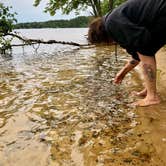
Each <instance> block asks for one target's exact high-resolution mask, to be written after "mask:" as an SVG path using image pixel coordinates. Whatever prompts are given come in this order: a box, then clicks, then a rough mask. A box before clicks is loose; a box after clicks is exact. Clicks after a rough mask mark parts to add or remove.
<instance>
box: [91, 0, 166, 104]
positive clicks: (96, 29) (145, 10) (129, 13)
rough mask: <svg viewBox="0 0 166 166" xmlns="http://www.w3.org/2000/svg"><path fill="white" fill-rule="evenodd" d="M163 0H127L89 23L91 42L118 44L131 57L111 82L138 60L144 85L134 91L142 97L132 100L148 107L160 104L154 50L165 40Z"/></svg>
mask: <svg viewBox="0 0 166 166" xmlns="http://www.w3.org/2000/svg"><path fill="white" fill-rule="evenodd" d="M165 30H166V1H165V0H127V1H126V2H124V3H123V4H121V5H120V6H119V7H117V8H115V9H114V10H113V11H112V12H109V13H108V14H107V15H105V16H103V17H99V18H97V19H95V20H94V21H93V22H92V23H91V24H90V26H89V30H88V40H89V42H90V43H93V44H94V43H102V42H106V43H109V44H112V43H115V42H116V43H118V44H119V45H120V46H121V47H123V48H125V49H126V51H127V52H128V53H129V54H130V55H131V60H129V61H128V62H127V64H126V65H125V66H124V67H123V68H122V69H121V70H120V71H119V72H118V73H117V75H116V77H115V79H114V83H116V84H120V83H121V82H122V80H123V78H124V77H125V75H126V74H127V73H128V72H129V71H131V70H132V69H133V68H135V67H136V66H137V65H138V64H139V63H140V62H141V68H142V74H143V76H144V81H145V83H144V85H145V88H144V89H143V90H142V91H140V92H138V93H136V94H137V95H138V96H144V98H143V99H140V100H138V101H137V102H135V103H134V105H136V106H149V105H153V104H159V103H160V97H159V95H158V93H157V89H156V59H155V54H156V52H157V51H158V50H159V49H160V48H161V47H163V46H164V44H165V43H166V31H165Z"/></svg>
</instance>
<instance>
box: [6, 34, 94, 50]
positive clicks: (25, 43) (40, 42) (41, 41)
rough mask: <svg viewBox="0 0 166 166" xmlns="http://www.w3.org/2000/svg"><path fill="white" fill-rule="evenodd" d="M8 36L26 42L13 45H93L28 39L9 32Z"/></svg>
mask: <svg viewBox="0 0 166 166" xmlns="http://www.w3.org/2000/svg"><path fill="white" fill-rule="evenodd" d="M6 36H12V37H16V38H18V39H19V40H22V41H23V42H24V43H23V44H13V45H11V46H12V47H16V46H25V45H34V44H66V45H73V46H78V47H87V46H92V45H90V44H79V43H75V42H65V41H57V40H48V41H44V40H40V39H28V38H25V37H21V36H19V35H17V34H15V33H7V34H6Z"/></svg>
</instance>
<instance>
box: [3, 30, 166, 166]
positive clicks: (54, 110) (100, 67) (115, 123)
mask: <svg viewBox="0 0 166 166" xmlns="http://www.w3.org/2000/svg"><path fill="white" fill-rule="evenodd" d="M18 32H20V33H21V34H22V35H23V36H25V37H27V38H40V39H44V40H52V39H53V40H60V41H72V42H77V43H80V44H86V43H87V41H86V34H87V28H82V29H80V28H78V29H77V28H73V29H66V28H64V29H27V30H26V29H23V30H18ZM15 43H19V41H15ZM35 48H37V46H34V48H33V47H32V46H26V47H24V48H22V47H17V48H14V49H13V54H12V57H10V56H8V55H2V56H0V93H1V95H0V166H29V165H31V166H110V165H111V166H119V165H123V166H129V165H137V166H149V165H152V166H153V165H158V166H163V164H164V163H163V161H162V159H161V158H160V155H159V150H160V151H161V149H160V148H158V149H157V150H156V146H155V145H154V142H153V141H152V140H151V139H149V135H150V134H151V133H152V135H153V131H155V132H156V130H154V128H152V127H151V128H150V129H149V128H146V130H145V126H146V125H147V123H150V121H149V119H150V118H151V119H152V121H153V122H151V125H152V126H153V127H154V126H155V124H156V123H157V122H158V121H156V119H155V118H156V114H155V112H156V111H153V115H152V116H151V117H150V118H149V117H148V121H145V120H141V118H139V117H138V115H139V113H138V112H137V109H133V108H130V107H129V106H128V103H131V102H132V101H133V99H132V98H131V97H129V96H130V92H131V91H132V90H133V89H136V88H139V87H140V79H139V77H138V73H137V72H135V71H133V72H132V73H131V74H128V76H127V77H126V79H125V80H124V83H123V84H122V85H120V86H115V85H114V84H113V83H112V81H113V78H114V76H115V74H116V73H117V71H118V70H119V69H120V68H121V67H122V66H123V65H124V63H125V62H126V60H127V59H128V55H127V54H126V53H125V52H124V51H123V50H121V49H119V51H118V61H116V58H115V53H114V47H110V46H98V47H89V48H82V49H80V48H79V47H75V46H69V45H60V44H53V45H40V46H39V48H38V49H37V50H36V49H35ZM159 108H160V110H164V109H165V108H166V107H165V105H161V106H160V107H158V109H159ZM152 110H155V108H152ZM142 112H143V111H142ZM163 115H165V114H164V113H163ZM141 116H142V117H143V116H144V115H141ZM146 120H147V118H146ZM142 122H145V123H144V127H143V126H142ZM154 122H155V123H154ZM161 124H162V125H165V122H164V120H163V121H162V123H159V124H158V126H160V125H161ZM147 126H148V125H147ZM162 129H163V128H162ZM157 138H158V139H160V141H161V139H162V143H163V146H164V145H165V144H164V141H165V137H164V136H163V135H162V138H161V135H160V137H157ZM160 141H157V143H158V142H160ZM157 147H159V146H157Z"/></svg>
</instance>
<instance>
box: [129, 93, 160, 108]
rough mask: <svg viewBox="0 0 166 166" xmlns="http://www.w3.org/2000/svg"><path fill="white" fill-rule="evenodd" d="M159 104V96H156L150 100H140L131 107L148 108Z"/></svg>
mask: <svg viewBox="0 0 166 166" xmlns="http://www.w3.org/2000/svg"><path fill="white" fill-rule="evenodd" d="M160 102H161V100H160V98H159V96H158V95H157V96H156V97H154V98H152V99H150V98H148V97H146V98H144V99H142V100H138V101H136V102H134V103H132V104H131V105H132V106H140V107H145V106H150V105H155V104H159V103H160Z"/></svg>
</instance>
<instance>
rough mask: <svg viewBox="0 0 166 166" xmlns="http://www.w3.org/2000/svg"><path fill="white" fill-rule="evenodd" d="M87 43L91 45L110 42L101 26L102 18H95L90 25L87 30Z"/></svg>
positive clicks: (102, 25)
mask: <svg viewBox="0 0 166 166" xmlns="http://www.w3.org/2000/svg"><path fill="white" fill-rule="evenodd" d="M88 41H89V42H90V43H92V44H95V43H96V44H97V43H109V42H110V39H109V37H108V35H107V32H106V30H105V27H104V24H103V19H102V17H99V18H96V19H94V20H93V21H92V22H91V23H90V25H89V30H88Z"/></svg>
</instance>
